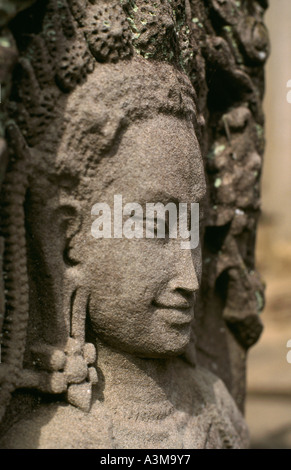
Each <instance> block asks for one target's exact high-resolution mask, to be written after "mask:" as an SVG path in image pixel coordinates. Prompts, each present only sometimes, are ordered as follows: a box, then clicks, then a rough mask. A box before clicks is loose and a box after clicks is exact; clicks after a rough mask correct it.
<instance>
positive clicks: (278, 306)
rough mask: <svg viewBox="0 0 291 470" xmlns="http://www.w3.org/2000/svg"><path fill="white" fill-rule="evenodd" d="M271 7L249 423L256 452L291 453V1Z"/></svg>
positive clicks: (282, 0) (273, 0) (274, 2)
mask: <svg viewBox="0 0 291 470" xmlns="http://www.w3.org/2000/svg"><path fill="white" fill-rule="evenodd" d="M269 3H270V7H269V9H268V11H267V14H266V17H265V22H266V25H267V27H268V29H269V34H270V41H271V56H270V59H269V61H268V63H267V69H266V95H265V100H264V109H265V114H266V140H267V146H266V153H265V162H264V169H263V182H262V202H263V207H262V208H263V213H262V217H261V221H260V226H259V231H258V240H257V268H258V270H259V272H260V273H261V275H262V277H263V279H264V281H265V282H266V285H267V287H266V307H265V310H264V312H263V314H262V315H263V318H262V319H263V322H264V325H265V330H264V332H263V334H262V336H261V339H260V341H259V342H258V344H257V345H256V346H254V347H253V348H252V349H251V350H250V353H249V361H248V399H247V403H246V419H247V422H248V425H249V428H250V432H251V441H252V447H253V448H271V449H276V448H277V449H278V448H285V449H286V448H287V449H291V364H288V362H287V358H286V356H287V352H288V351H290V350H291V347H290V348H289V349H288V348H287V341H288V340H291V0H270V2H269ZM289 80H290V83H289V85H287V84H288V82H289ZM288 92H290V95H289V97H290V98H289V101H290V103H288V101H287V95H288Z"/></svg>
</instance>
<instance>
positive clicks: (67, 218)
mask: <svg viewBox="0 0 291 470" xmlns="http://www.w3.org/2000/svg"><path fill="white" fill-rule="evenodd" d="M54 218H55V219H56V220H57V224H58V229H59V235H60V238H61V240H62V247H63V260H64V262H65V264H66V265H68V266H76V265H77V264H79V263H80V261H81V256H80V253H78V250H77V249H75V247H74V238H75V236H76V235H77V234H78V233H79V232H80V230H81V226H82V215H81V209H80V204H79V203H78V202H77V201H76V200H73V199H70V198H66V200H65V201H62V203H61V205H60V206H59V207H58V208H57V209H56V211H55V212H54Z"/></svg>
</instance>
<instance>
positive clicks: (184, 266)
mask: <svg viewBox="0 0 291 470" xmlns="http://www.w3.org/2000/svg"><path fill="white" fill-rule="evenodd" d="M195 251H196V250H195ZM192 252H193V250H182V249H179V250H178V253H177V261H176V266H175V268H176V269H175V272H176V274H175V276H174V277H173V278H172V279H171V281H170V283H169V287H170V288H171V290H173V291H176V292H177V291H179V292H181V293H183V294H184V295H186V296H191V294H193V293H194V292H196V291H197V290H198V289H199V287H200V283H199V277H200V276H199V272H200V266H201V259H200V258H201V255H200V251H199V255H198V256H194V255H193V253H192Z"/></svg>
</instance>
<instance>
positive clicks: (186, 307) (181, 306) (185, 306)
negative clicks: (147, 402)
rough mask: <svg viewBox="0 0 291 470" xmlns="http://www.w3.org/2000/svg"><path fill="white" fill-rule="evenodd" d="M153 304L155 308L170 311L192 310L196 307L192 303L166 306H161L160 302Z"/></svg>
mask: <svg viewBox="0 0 291 470" xmlns="http://www.w3.org/2000/svg"><path fill="white" fill-rule="evenodd" d="M152 304H153V305H154V306H155V307H158V308H167V309H169V310H190V309H192V308H193V307H194V305H193V304H192V303H191V304H190V303H188V302H183V303H181V304H173V305H164V304H160V303H159V302H156V301H153V302H152Z"/></svg>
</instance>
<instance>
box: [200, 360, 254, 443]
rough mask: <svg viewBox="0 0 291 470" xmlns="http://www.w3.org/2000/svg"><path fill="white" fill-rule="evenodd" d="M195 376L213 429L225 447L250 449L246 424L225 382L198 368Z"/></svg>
mask: <svg viewBox="0 0 291 470" xmlns="http://www.w3.org/2000/svg"><path fill="white" fill-rule="evenodd" d="M195 376H196V381H197V383H198V387H199V389H200V390H201V392H202V395H203V398H204V402H205V406H206V408H207V410H208V413H209V414H210V416H211V421H212V429H214V428H215V429H216V431H217V432H218V433H219V435H220V438H221V440H222V445H223V447H231V448H248V447H249V433H248V428H247V425H246V422H245V420H244V417H243V415H242V413H241V412H240V410H239V409H238V407H237V405H236V403H235V401H234V399H233V398H232V396H231V394H230V393H229V391H228V390H227V388H226V386H225V384H224V383H223V381H222V380H221V379H219V378H218V377H217V376H215V375H214V374H212V373H211V372H210V371H208V370H207V369H204V368H202V367H197V370H196V373H195Z"/></svg>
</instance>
